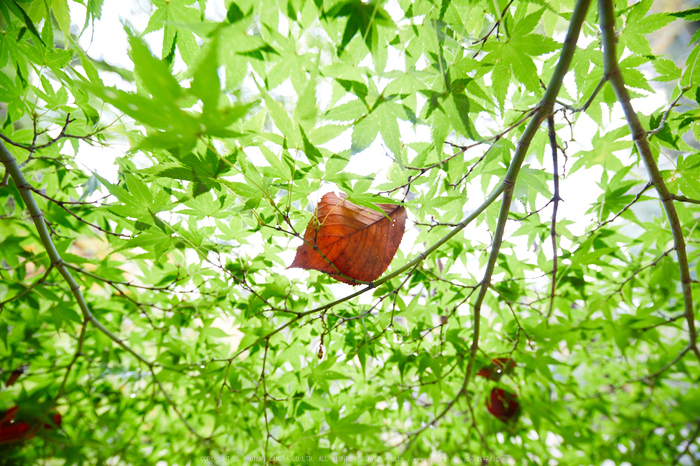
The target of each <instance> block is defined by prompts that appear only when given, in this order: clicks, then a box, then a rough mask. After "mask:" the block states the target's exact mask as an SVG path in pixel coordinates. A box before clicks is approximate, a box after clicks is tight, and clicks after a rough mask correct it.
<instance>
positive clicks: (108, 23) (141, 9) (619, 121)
mask: <svg viewBox="0 0 700 466" xmlns="http://www.w3.org/2000/svg"><path fill="white" fill-rule="evenodd" d="M659 3H662V2H659ZM69 5H70V7H71V18H72V20H73V21H74V28H77V29H76V30H77V31H79V30H80V29H81V28H82V25H83V24H84V19H85V7H83V6H82V5H80V4H78V3H76V2H69ZM152 8H153V7H152V6H151V4H150V2H148V1H147V0H120V1H111V0H108V1H106V2H105V4H104V7H103V14H102V19H101V20H99V21H97V22H96V23H95V27H94V29H93V28H92V27H91V26H88V28H87V29H86V30H85V31H84V32H83V34H82V36H81V38H80V41H79V43H80V46H81V47H82V48H83V49H84V50H86V51H87V52H88V54H89V55H90V56H91V57H93V58H95V59H101V60H104V61H106V62H108V63H110V64H112V65H116V66H119V67H122V68H125V69H129V70H131V69H133V65H132V63H131V60H130V59H129V56H128V51H129V47H128V41H127V35H126V33H125V32H124V27H123V24H122V22H128V23H129V24H130V25H131V26H132V27H133V28H134V29H135V30H136V31H143V30H144V29H145V28H146V25H147V24H148V20H149V18H150V14H151V9H152ZM386 8H387V11H389V13H390V14H392V16H394V19H395V20H398V19H400V17H397V15H401V10H400V9H399V7H398V3H397V2H396V0H391V1H390V2H389V3H388V4H387V6H386ZM225 14H226V8H225V4H224V1H223V0H216V1H211V0H210V1H208V2H207V10H206V16H207V17H208V18H210V19H212V20H216V21H220V20H222V19H223V18H224V17H225ZM281 23H282V22H281ZM563 24H564V23H561V24H560V26H562V25H563ZM674 24H676V23H674ZM670 27H673V24H672V25H671V26H670ZM662 33H663V30H662V31H660V32H659V33H657V34H662ZM563 34H564V33H563V32H562V33H561V37H557V39H558V40H563ZM162 38H163V32H162V30H161V31H158V32H154V33H150V34H148V35H146V36H145V37H144V39H145V40H146V42H147V43H148V44H149V45H150V47H151V50H152V51H154V53H156V54H158V53H159V51H160V50H161V46H162V45H161V44H162ZM590 40H593V38H589V41H590ZM175 68H176V70H177V69H184V64H183V63H182V61H181V60H180V58H179V54H178V56H177V57H176V62H175ZM388 68H395V69H403V62H402V60H401V57H400V56H397V55H396V54H390V55H389V63H388ZM643 71H645V72H647V73H652V75H653V69H652V68H651V66H649V67H648V69H647V70H643ZM101 76H102V77H103V79H104V82H105V84H107V85H114V86H117V87H119V88H122V89H125V90H133V84H131V83H127V82H125V81H123V80H122V79H121V78H119V76H118V75H116V74H115V73H105V72H102V73H101ZM651 84H652V86H653V85H654V83H653V82H652V83H651ZM565 85H566V86H567V88H569V89H570V94H572V95H575V92H573V90H574V89H575V86H574V81H573V74H572V73H569V75H568V76H567V79H566V80H565ZM511 86H513V85H511ZM320 89H321V90H322V89H324V88H322V87H321V88H320ZM327 90H328V92H330V88H329V87H327ZM511 91H512V89H511ZM293 92H294V91H293V89H292V87H291V85H288V83H287V85H285V84H283V85H282V86H280V87H279V88H278V89H276V90H275V93H274V94H277V95H280V94H285V93H288V94H293ZM319 97H320V98H321V99H324V98H326V99H330V97H329V96H323V95H320V96H319ZM668 100H669V97H668V95H667V93H666V92H665V91H664V90H663V89H659V91H658V92H656V93H654V94H651V95H649V96H648V97H646V98H643V99H635V100H634V101H633V104H634V106H635V109H637V110H638V111H639V110H644V111H645V112H648V111H650V110H652V109H658V108H659V107H662V106H664V105H666V104H667V103H668ZM603 113H604V118H605V115H606V112H603ZM622 117H623V115H622V111H621V109H620V108H619V106H616V107H615V108H614V111H613V116H612V119H611V121H609V122H607V124H606V125H605V127H604V128H603V129H602V132H603V133H605V132H608V131H610V130H612V129H614V128H617V127H619V126H622V125H625V124H626V122H625V120H624V119H623V118H622ZM562 121H563V120H562ZM475 125H476V128H477V130H479V131H480V132H482V133H483V134H488V132H487V131H485V129H486V128H487V127H488V128H494V127H498V126H499V125H495V124H494V122H488V121H485V120H483V119H477V120H476V122H475ZM400 126H401V134H402V142H404V143H409V142H416V141H429V140H430V131H429V128H428V126H425V125H418V126H416V127H413V126H412V125H411V124H410V123H408V122H401V123H400ZM501 126H502V125H501ZM596 132H597V125H596V124H595V123H594V122H593V121H592V120H591V119H590V118H589V117H587V116H586V115H584V114H579V117H578V119H577V121H576V124H575V126H574V134H575V138H576V142H574V143H571V144H570V145H569V149H568V151H567V153H568V155H569V156H571V155H572V154H575V153H576V152H577V151H579V150H590V149H591V139H592V136H593V135H594V134H595V133H596ZM570 134H571V133H570V130H569V128H568V127H567V128H564V129H562V130H560V132H559V136H560V138H561V139H562V140H567V139H568V138H569V137H570ZM325 146H326V147H329V148H334V149H335V150H344V149H348V148H349V147H350V132H349V131H347V132H346V133H344V134H343V135H341V137H339V138H338V139H336V140H334V141H333V142H332V145H329V144H326V145H325ZM66 147H68V146H66ZM127 150H128V146H127V145H119V144H115V145H112V146H111V147H99V146H96V147H93V146H90V145H88V144H85V143H82V142H81V146H80V151H79V153H78V154H77V156H76V159H77V161H78V162H79V163H80V164H82V165H83V166H84V167H85V169H86V170H95V171H97V172H99V173H100V174H101V175H102V176H104V177H105V178H107V179H110V180H115V179H116V176H117V167H116V164H115V159H116V157H119V156H121V155H122V154H123V153H125V152H126V151H127ZM478 150H480V151H483V150H485V149H478ZM246 152H247V154H248V155H249V156H250V157H251V159H252V161H253V162H254V163H255V164H258V165H265V164H267V163H266V162H265V161H264V159H262V157H256V156H255V155H256V154H255V153H254V152H251V151H246ZM628 152H629V151H628ZM384 153H385V149H384V147H383V144H382V141H381V136H378V138H377V140H376V141H375V142H374V143H373V144H372V145H371V146H370V147H369V148H368V149H366V150H365V151H363V152H361V153H358V154H356V155H354V156H353V158H352V160H351V162H350V164H349V165H348V166H347V168H346V171H349V172H353V173H357V174H361V175H368V174H375V175H376V177H377V180H376V183H377V184H379V183H381V182H383V181H384V180H385V179H386V178H385V175H386V170H387V169H388V168H389V167H390V165H391V163H392V161H391V160H390V159H389V158H388V157H386V156H385V155H384ZM474 154H479V153H478V152H471V153H470V156H474ZM559 159H560V164H561V163H562V162H563V160H562V159H563V157H561V156H559ZM544 162H545V163H544V165H543V166H540V165H539V164H538V162H537V160H535V159H534V156H532V157H530V158H529V159H528V160H527V161H526V164H531V165H532V167H533V168H544V169H545V170H546V171H547V173H551V172H552V161H551V154H549V153H548V152H547V153H545V157H544ZM573 162H574V161H573V160H571V159H570V160H569V163H568V165H567V174H568V171H569V169H570V168H571V166H572V165H573ZM659 162H660V164H661V168H662V169H668V168H670V167H672V163H671V161H670V160H665V159H664V158H663V157H662V158H661V159H660V160H659ZM560 172H561V169H560ZM601 172H602V168H600V167H596V168H594V169H592V170H585V169H580V170H579V171H578V172H576V173H575V174H573V175H570V176H568V177H567V178H566V179H562V180H561V182H560V192H561V197H562V198H563V199H564V202H562V203H560V205H559V214H558V219H559V220H569V221H572V222H574V223H573V224H572V225H570V226H569V229H570V230H571V231H572V233H574V234H575V235H581V234H583V233H584V232H585V231H586V229H588V228H590V225H591V224H592V223H594V222H595V220H594V219H592V217H591V216H590V215H589V216H586V215H584V214H585V212H586V211H587V210H588V209H589V207H590V205H591V204H592V203H593V202H595V200H596V199H597V198H598V196H599V195H600V193H601V192H602V191H601V190H600V189H599V188H598V186H597V185H596V182H597V181H599V179H600V178H599V177H600V175H601ZM634 173H635V174H636V175H638V176H639V177H640V179H641V180H646V179H647V176H646V172H645V170H644V169H643V167H639V168H638V169H635V170H634ZM550 189H553V185H552V183H551V181H550ZM330 190H332V187H328V188H327V189H325V190H323V191H322V192H321V193H319V194H318V198H320V195H321V194H322V193H323V192H326V191H330ZM469 192H470V193H474V194H475V196H474V197H472V198H470V199H469V200H468V202H467V205H466V206H465V210H466V212H467V213H468V212H470V211H473V210H474V208H476V207H477V206H478V205H479V204H480V203H481V202H482V201H483V195H482V194H481V188H480V185H479V184H478V183H476V184H475V183H472V184H471V186H470V187H469ZM547 201H548V199H544V198H540V199H538V206H542V205H544V204H545V203H546V202H547ZM516 204H517V206H516ZM645 204H646V205H645ZM514 208H518V209H521V206H520V205H519V203H518V202H516V203H514ZM633 209H635V210H638V211H640V212H641V211H645V212H647V215H648V213H652V212H658V213H656V215H658V214H660V209H659V208H658V203H649V202H647V203H639V204H638V205H637V206H635V207H634V208H633ZM409 215H410V214H409ZM540 216H541V218H542V219H548V218H549V216H551V206H550V207H548V208H547V209H545V210H543V211H542V212H541V213H540ZM409 218H410V216H409ZM518 227H519V225H518V224H517V223H516V222H509V224H508V229H507V231H506V238H508V232H513V231H515V230H516V229H517V228H518ZM638 230H639V229H638ZM466 232H467V234H468V235H469V237H470V238H473V239H477V240H480V241H482V242H483V243H485V244H488V243H489V242H490V235H489V232H488V230H487V229H486V227H485V225H482V226H481V227H479V228H475V227H473V225H471V226H469V227H467V230H466ZM627 233H628V234H635V232H634V231H632V230H628V231H627ZM641 233H642V232H641V231H637V232H636V234H641ZM417 234H418V231H417V229H416V228H415V227H413V228H412V223H409V224H408V228H407V232H406V236H405V237H404V241H403V243H402V246H401V249H402V251H404V253H405V254H406V255H407V256H409V257H410V256H412V255H413V254H415V253H416V252H418V251H417V249H416V248H415V247H414V246H415V245H414V240H415V238H416V236H417ZM508 240H509V241H511V242H515V243H516V244H517V245H518V246H519V247H518V250H517V251H516V254H517V255H518V257H519V258H521V259H525V258H526V257H528V256H529V257H528V259H530V260H532V258H533V256H532V254H533V253H532V252H531V251H530V250H529V248H528V246H529V245H528V244H526V241H525V240H526V238H525V237H521V238H517V239H511V238H508ZM560 241H561V243H560V245H561V247H562V248H564V249H566V248H567V247H569V245H570V242H569V241H568V240H566V238H563V237H561V238H560ZM296 246H297V245H296V244H294V243H290V248H289V252H288V254H287V256H289V257H283V259H284V260H285V262H286V263H291V260H292V258H293V255H294V250H295V249H296ZM418 247H419V249H420V250H422V249H423V248H422V246H420V245H419V246H418ZM543 247H544V250H545V253H546V254H547V257H551V247H550V245H549V244H548V243H547V244H545V245H543ZM411 251H413V252H411ZM255 253H256V248H253V249H251V250H250V251H249V254H251V255H255ZM476 262H477V261H471V262H469V263H468V264H467V271H468V272H469V273H470V274H471V275H473V276H477V277H479V276H480V274H481V272H482V270H480V268H479V267H478V264H477V263H476ZM275 273H284V274H286V275H287V276H289V277H290V278H292V277H303V276H304V274H308V272H304V271H301V270H298V269H294V270H284V269H281V268H280V270H279V271H275ZM496 278H498V277H496ZM548 280H549V279H548V278H546V279H543V284H545V285H546V283H548ZM334 288H337V289H335V290H334V291H335V292H337V293H339V294H340V295H344V294H346V293H347V291H348V290H349V289H350V287H349V286H348V285H342V284H338V285H336V286H334ZM367 299H369V298H367Z"/></svg>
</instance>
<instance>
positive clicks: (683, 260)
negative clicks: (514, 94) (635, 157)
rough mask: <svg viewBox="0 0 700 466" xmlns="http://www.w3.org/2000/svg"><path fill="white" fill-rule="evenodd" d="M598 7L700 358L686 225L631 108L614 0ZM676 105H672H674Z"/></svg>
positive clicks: (612, 74)
mask: <svg viewBox="0 0 700 466" xmlns="http://www.w3.org/2000/svg"><path fill="white" fill-rule="evenodd" d="M598 9H599V11H600V13H599V14H600V29H601V31H602V34H603V63H604V69H605V76H607V77H608V81H610V84H611V85H612V87H613V90H614V91H615V95H616V96H617V101H618V102H619V103H620V105H621V106H622V110H623V112H624V113H625V119H626V120H627V126H629V129H630V133H631V134H632V139H633V140H634V143H635V144H636V145H637V150H639V154H640V155H641V157H642V160H644V165H646V168H647V173H648V174H649V180H650V181H651V182H652V183H653V184H654V187H655V188H656V191H657V192H658V193H659V198H660V200H661V203H662V205H663V207H664V210H665V211H666V217H667V218H668V223H669V225H670V228H671V234H672V235H673V244H674V249H675V250H676V255H677V257H678V268H679V269H680V276H681V286H682V288H683V303H684V308H685V317H686V321H687V322H688V333H689V334H690V342H689V348H690V349H691V350H692V351H693V353H695V356H696V357H697V358H698V359H699V360H700V350H698V346H697V339H698V334H697V330H696V329H695V312H694V310H693V292H692V290H691V287H690V285H691V283H692V279H691V277H690V268H689V265H688V254H687V252H686V247H685V239H684V237H683V227H682V226H681V222H680V219H679V218H678V212H676V207H675V205H674V203H673V201H674V200H675V197H674V196H673V194H671V193H670V192H669V190H668V187H667V186H666V183H665V182H664V179H663V177H662V176H661V172H660V171H659V167H658V165H657V164H656V161H655V160H654V155H653V154H652V153H651V147H650V146H649V141H648V140H647V134H648V133H647V131H646V130H645V129H644V127H643V126H642V123H641V122H640V121H639V117H637V113H636V112H635V110H634V108H633V107H632V102H631V99H630V95H629V93H628V92H627V88H626V87H625V81H624V79H623V77H622V72H621V71H620V66H619V65H618V63H617V51H616V50H615V12H614V8H613V3H612V0H598ZM672 107H673V106H671V108H672Z"/></svg>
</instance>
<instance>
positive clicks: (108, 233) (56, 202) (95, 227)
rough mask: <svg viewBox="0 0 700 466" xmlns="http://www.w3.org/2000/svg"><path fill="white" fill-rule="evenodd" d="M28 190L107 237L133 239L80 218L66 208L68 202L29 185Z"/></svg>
mask: <svg viewBox="0 0 700 466" xmlns="http://www.w3.org/2000/svg"><path fill="white" fill-rule="evenodd" d="M27 188H28V189H31V190H32V191H34V192H35V193H37V194H38V195H39V196H41V197H43V198H44V199H46V200H48V201H51V202H53V203H54V204H56V205H57V206H59V207H60V208H61V209H63V210H65V211H66V212H68V213H69V214H71V215H72V216H73V217H75V218H76V219H77V220H78V221H80V222H82V223H84V224H85V225H87V226H90V227H92V228H94V229H96V230H99V231H101V232H102V233H105V234H107V235H112V236H116V237H119V238H131V236H130V235H123V234H121V233H114V232H113V231H109V230H105V229H104V228H102V227H100V226H99V225H95V224H94V223H90V222H88V221H87V220H85V219H84V218H82V217H80V216H79V215H78V214H76V213H75V212H73V211H72V210H70V209H69V208H68V207H66V206H65V204H66V202H63V201H59V200H57V199H54V198H52V197H51V196H48V195H46V194H44V193H42V192H41V190H39V189H36V188H35V187H33V186H31V185H29V184H27Z"/></svg>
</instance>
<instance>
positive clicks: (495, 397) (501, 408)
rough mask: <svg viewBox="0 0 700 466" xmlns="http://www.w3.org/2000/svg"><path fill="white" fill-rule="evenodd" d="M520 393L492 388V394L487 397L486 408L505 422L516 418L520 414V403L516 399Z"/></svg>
mask: <svg viewBox="0 0 700 466" xmlns="http://www.w3.org/2000/svg"><path fill="white" fill-rule="evenodd" d="M517 397H518V395H516V394H515V393H510V392H507V391H505V390H503V389H501V388H494V389H493V390H491V395H490V396H489V398H487V399H486V409H488V410H489V413H491V414H493V415H494V416H495V417H496V418H497V419H499V420H501V421H503V422H510V421H512V420H515V419H517V418H518V416H519V415H520V403H518V402H517V401H516V398H517Z"/></svg>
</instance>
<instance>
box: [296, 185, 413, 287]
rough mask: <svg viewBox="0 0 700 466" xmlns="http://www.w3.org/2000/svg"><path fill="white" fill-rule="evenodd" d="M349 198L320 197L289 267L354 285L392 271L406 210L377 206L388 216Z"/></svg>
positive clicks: (404, 223)
mask: <svg viewBox="0 0 700 466" xmlns="http://www.w3.org/2000/svg"><path fill="white" fill-rule="evenodd" d="M346 197H347V196H345V194H341V195H340V196H338V195H336V194H335V193H328V194H325V195H324V196H323V198H321V202H319V204H318V207H316V211H315V212H314V218H312V219H311V221H310V222H309V225H308V226H307V227H306V231H305V232H304V244H302V245H301V246H299V248H298V249H297V254H296V257H295V258H294V262H292V265H290V267H298V268H301V269H313V270H319V271H321V272H324V273H327V274H328V275H330V276H331V277H333V278H334V279H336V280H338V281H341V282H344V283H348V284H351V285H357V284H358V283H359V282H371V281H374V280H375V279H377V278H378V277H379V276H380V275H381V274H382V273H384V271H385V270H386V269H387V267H389V264H390V263H391V260H392V259H393V258H394V255H395V254H396V250H397V249H398V248H399V244H400V243H401V238H403V233H404V228H405V225H406V209H405V208H404V207H403V206H397V205H393V204H377V206H378V207H379V208H381V209H382V210H383V211H384V212H385V213H386V215H384V214H382V213H381V212H378V211H376V210H372V209H369V208H367V207H361V206H358V205H355V204H353V203H352V202H350V201H347V200H345V198H346ZM387 216H388V217H389V218H387ZM390 219H391V220H390Z"/></svg>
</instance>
